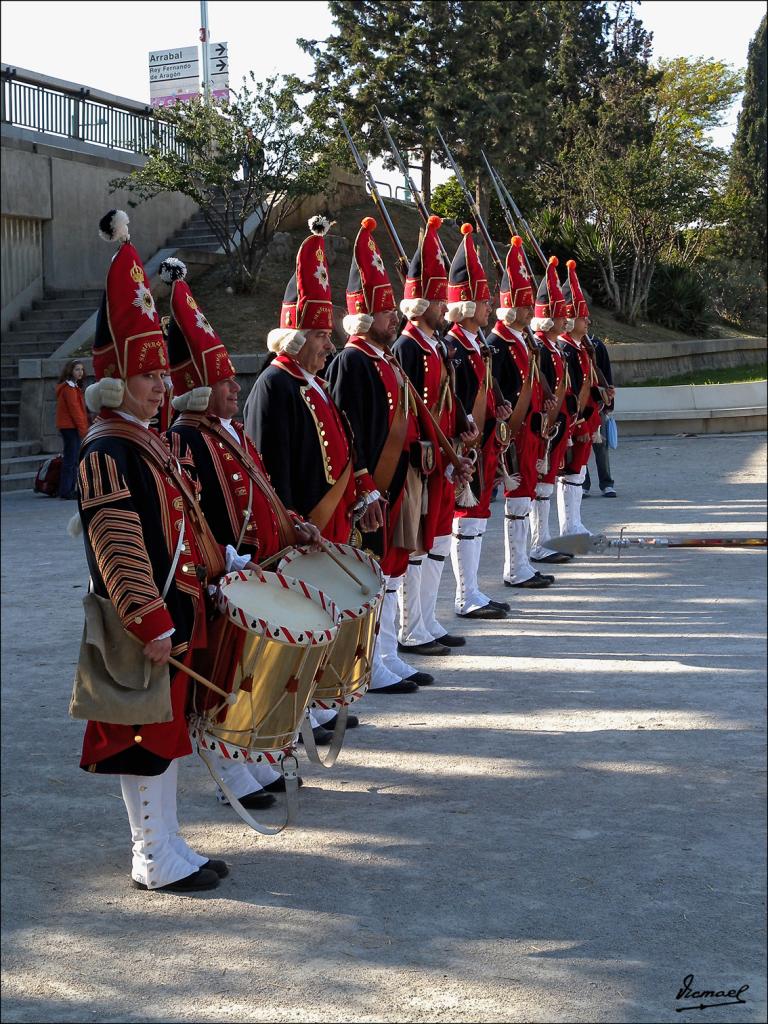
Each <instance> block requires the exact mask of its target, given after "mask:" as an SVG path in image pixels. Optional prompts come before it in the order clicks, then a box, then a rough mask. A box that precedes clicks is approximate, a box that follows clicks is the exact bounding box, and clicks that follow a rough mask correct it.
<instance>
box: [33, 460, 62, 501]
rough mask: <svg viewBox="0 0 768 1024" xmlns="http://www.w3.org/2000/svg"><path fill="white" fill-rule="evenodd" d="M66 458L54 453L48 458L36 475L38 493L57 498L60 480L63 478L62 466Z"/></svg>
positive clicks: (35, 487) (35, 488)
mask: <svg viewBox="0 0 768 1024" xmlns="http://www.w3.org/2000/svg"><path fill="white" fill-rule="evenodd" d="M63 462H64V459H63V457H62V456H61V455H52V456H51V457H50V459H46V460H45V462H44V463H43V464H42V466H41V467H40V469H38V471H37V474H36V476H35V486H34V490H35V492H36V493H37V494H47V495H48V497H49V498H55V497H56V495H57V494H58V493H59V480H60V479H61V466H62V463H63Z"/></svg>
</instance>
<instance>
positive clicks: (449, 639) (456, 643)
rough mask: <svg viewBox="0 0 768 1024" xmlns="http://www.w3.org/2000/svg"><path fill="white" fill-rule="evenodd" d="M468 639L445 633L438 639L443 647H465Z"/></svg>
mask: <svg viewBox="0 0 768 1024" xmlns="http://www.w3.org/2000/svg"><path fill="white" fill-rule="evenodd" d="M466 642H467V640H466V637H463V636H455V635H454V634H453V633H445V634H444V635H443V636H439V637H438V638H437V643H439V644H442V645H443V647H463V646H464V645H465V644H466Z"/></svg>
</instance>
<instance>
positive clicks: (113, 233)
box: [99, 210, 131, 242]
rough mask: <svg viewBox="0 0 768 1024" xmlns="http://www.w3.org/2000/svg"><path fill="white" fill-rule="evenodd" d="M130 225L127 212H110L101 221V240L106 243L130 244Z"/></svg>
mask: <svg viewBox="0 0 768 1024" xmlns="http://www.w3.org/2000/svg"><path fill="white" fill-rule="evenodd" d="M129 223H130V222H129V220H128V214H127V213H126V212H125V210H110V211H109V213H105V214H104V216H103V217H102V218H101V220H100V221H99V238H103V239H104V241H105V242H129V241H130V239H131V236H130V234H129V232H128V224H129Z"/></svg>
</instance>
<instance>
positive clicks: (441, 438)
mask: <svg viewBox="0 0 768 1024" xmlns="http://www.w3.org/2000/svg"><path fill="white" fill-rule="evenodd" d="M331 104H332V106H333V109H334V110H335V111H336V116H337V117H338V119H339V123H340V124H341V128H342V131H343V132H344V135H345V136H346V139H347V142H348V143H349V148H350V150H351V151H352V156H353V158H354V161H355V163H356V164H357V168H358V170H359V171H360V173H361V174H362V175H363V177H364V178H365V180H366V181H367V182H368V188H369V189H370V193H371V198H372V199H373V201H374V203H375V204H376V207H377V209H378V210H379V212H380V213H381V216H382V219H383V221H384V226H385V227H386V230H387V234H388V235H389V239H390V242H391V243H392V247H393V249H394V250H395V254H396V258H397V272H398V274H399V276H400V280H401V281H402V282H403V283H405V279H406V277H407V276H408V257H407V256H406V255H405V249H404V248H403V243H402V242H401V241H400V236H399V235H398V233H397V229H396V228H395V225H394V224H393V223H392V218H391V217H390V216H389V211H388V210H387V208H386V206H385V205H384V200H383V199H382V197H381V194H380V192H379V189H378V186H377V184H376V181H375V180H374V177H373V175H372V174H371V172H370V170H369V168H368V166H367V164H366V163H365V161H364V160H363V158H362V156H361V155H360V152H359V150H358V148H357V146H356V145H355V142H354V139H353V138H352V136H351V134H350V132H349V129H348V128H347V125H346V122H345V121H344V116H343V114H342V113H341V111H340V110H339V108H338V106H337V105H336V104H335V103H334V102H333V100H331ZM382 347H383V349H384V352H385V353H386V355H387V356H388V357H389V358H391V359H393V360H394V359H395V357H394V355H393V354H392V351H391V349H390V348H389V346H388V345H383V346H382ZM402 376H403V379H404V380H405V384H406V386H407V388H408V393H409V395H410V396H411V400H412V401H413V404H414V406H415V407H416V409H417V410H418V411H419V412H420V413H421V415H422V416H423V417H427V418H428V419H429V421H431V425H432V428H433V429H434V431H435V436H436V437H437V441H438V444H439V445H440V450H441V451H442V453H443V455H445V457H446V458H447V459H448V461H449V462H450V463H451V465H452V466H453V467H454V469H457V470H459V471H460V472H462V473H463V472H464V464H463V463H462V461H461V458H460V457H459V455H458V454H457V453H456V450H455V448H454V447H453V445H452V444H451V442H450V441H449V440H448V438H447V437H446V436H445V434H444V433H443V431H442V429H441V427H440V424H439V423H438V422H437V419H436V417H435V416H433V414H432V412H431V411H430V409H429V407H428V406H427V404H426V402H424V400H423V399H422V397H421V395H420V394H419V393H418V391H417V390H416V388H415V387H414V386H413V384H412V383H411V380H410V378H409V377H408V374H407V373H405V372H403V374H402Z"/></svg>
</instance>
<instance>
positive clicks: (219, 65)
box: [213, 60, 228, 75]
mask: <svg viewBox="0 0 768 1024" xmlns="http://www.w3.org/2000/svg"><path fill="white" fill-rule="evenodd" d="M227 67H228V64H227V62H226V60H217V61H216V67H215V68H214V70H213V73H214V74H215V75H221V74H223V73H224V72H225V71H226V70H227Z"/></svg>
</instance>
